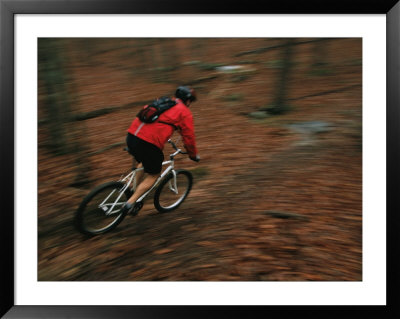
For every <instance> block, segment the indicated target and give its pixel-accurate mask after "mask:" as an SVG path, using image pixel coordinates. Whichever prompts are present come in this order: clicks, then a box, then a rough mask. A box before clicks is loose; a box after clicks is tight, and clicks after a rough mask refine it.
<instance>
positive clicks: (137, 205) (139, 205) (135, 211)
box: [131, 202, 143, 216]
mask: <svg viewBox="0 0 400 319" xmlns="http://www.w3.org/2000/svg"><path fill="white" fill-rule="evenodd" d="M142 207H143V202H136V203H135V206H133V209H132V211H131V215H132V216H136V215H137V214H138V213H139V211H140V210H141V209H142Z"/></svg>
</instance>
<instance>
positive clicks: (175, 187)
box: [154, 170, 193, 213]
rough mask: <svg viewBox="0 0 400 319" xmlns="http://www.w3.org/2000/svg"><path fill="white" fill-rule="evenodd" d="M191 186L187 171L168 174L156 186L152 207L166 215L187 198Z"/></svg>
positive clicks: (191, 179) (191, 180)
mask: <svg viewBox="0 0 400 319" xmlns="http://www.w3.org/2000/svg"><path fill="white" fill-rule="evenodd" d="M192 184H193V176H192V174H191V173H190V172H189V171H186V170H176V171H175V175H174V174H173V173H171V174H169V175H168V176H167V177H166V178H165V179H164V180H163V181H162V182H161V184H160V185H159V186H158V188H157V190H156V192H155V194H154V207H155V208H156V209H157V210H158V211H159V212H160V213H166V212H169V211H171V210H174V209H176V208H178V207H179V205H181V204H182V203H183V201H184V200H185V198H186V197H187V196H188V194H189V192H190V190H191V188H192Z"/></svg>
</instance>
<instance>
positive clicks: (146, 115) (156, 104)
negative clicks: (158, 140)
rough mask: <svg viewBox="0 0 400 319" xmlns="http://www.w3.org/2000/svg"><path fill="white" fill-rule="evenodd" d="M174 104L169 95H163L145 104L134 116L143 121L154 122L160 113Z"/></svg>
mask: <svg viewBox="0 0 400 319" xmlns="http://www.w3.org/2000/svg"><path fill="white" fill-rule="evenodd" d="M174 105H176V102H175V101H173V100H171V99H170V98H169V97H164V96H163V97H160V98H159V99H157V100H154V101H153V102H152V103H150V104H149V105H146V106H145V107H144V108H143V109H141V110H140V112H139V113H138V114H137V115H136V116H137V117H138V118H139V120H140V121H142V122H144V123H154V122H155V121H156V120H157V119H158V118H159V117H160V115H161V114H162V113H164V112H165V111H167V110H169V109H170V108H171V107H173V106H174ZM166 124H167V123H166Z"/></svg>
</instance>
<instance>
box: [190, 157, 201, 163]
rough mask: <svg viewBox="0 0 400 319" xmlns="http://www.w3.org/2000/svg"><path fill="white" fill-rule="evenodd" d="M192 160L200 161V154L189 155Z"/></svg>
mask: <svg viewBox="0 0 400 319" xmlns="http://www.w3.org/2000/svg"><path fill="white" fill-rule="evenodd" d="M189 158H190V159H191V160H192V161H195V162H200V156H199V155H196V156H190V157H189Z"/></svg>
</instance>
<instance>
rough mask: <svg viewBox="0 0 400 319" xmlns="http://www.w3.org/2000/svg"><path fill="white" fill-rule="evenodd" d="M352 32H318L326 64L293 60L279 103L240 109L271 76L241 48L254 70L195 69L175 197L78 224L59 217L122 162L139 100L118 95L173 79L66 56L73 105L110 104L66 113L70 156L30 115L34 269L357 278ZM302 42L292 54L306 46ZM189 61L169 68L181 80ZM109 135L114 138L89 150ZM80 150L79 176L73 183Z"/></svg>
mask: <svg viewBox="0 0 400 319" xmlns="http://www.w3.org/2000/svg"><path fill="white" fill-rule="evenodd" d="M360 43H361V42H359V41H357V39H356V40H353V41H352V40H346V39H344V40H337V41H336V42H333V43H332V46H333V48H332V51H334V52H336V55H335V56H333V57H331V58H330V65H329V70H331V71H332V74H328V75H318V74H317V75H309V76H305V74H306V70H305V68H304V69H301V68H298V69H296V70H295V72H293V74H292V78H291V88H290V96H289V98H290V100H289V101H290V104H291V106H292V108H291V110H290V111H289V112H287V113H285V114H282V115H268V116H264V115H263V114H261V116H258V115H259V114H254V113H253V114H252V115H251V113H252V112H255V111H257V110H258V109H259V108H260V107H262V106H263V105H265V104H267V102H268V98H267V97H268V95H267V94H265V95H261V94H260V92H262V88H261V86H265V87H268V88H272V87H273V85H274V81H275V80H274V79H275V77H274V74H276V72H277V69H274V68H273V67H271V64H269V65H267V64H260V63H256V62H253V63H254V64H253V65H252V64H251V61H247V64H246V67H253V68H254V69H256V70H257V71H256V72H254V73H252V72H250V73H249V74H247V75H246V76H244V77H242V78H238V77H237V74H225V73H221V72H218V71H217V70H216V69H215V68H214V69H211V70H205V69H204V70H201V71H199V70H198V72H197V73H196V79H200V80H199V82H198V84H197V85H196V86H195V87H196V88H197V89H198V92H199V100H198V102H196V103H194V104H193V106H191V111H192V113H193V116H194V121H195V131H196V137H197V147H198V149H199V153H200V156H201V161H200V162H199V163H195V162H192V161H190V160H189V159H187V158H186V157H180V159H178V160H177V161H176V167H177V168H185V169H188V170H190V171H191V172H192V173H193V175H194V185H193V188H192V190H191V192H190V194H189V196H188V198H187V199H186V201H185V202H184V203H183V204H182V205H181V206H180V207H179V208H178V209H177V210H175V211H173V212H170V213H167V214H160V213H158V212H157V210H156V209H155V208H154V206H153V203H152V199H149V200H148V201H147V202H146V203H145V205H144V207H143V209H142V210H141V211H140V213H139V214H138V215H137V216H136V217H132V216H127V217H126V218H125V219H124V220H123V221H122V223H121V224H120V225H119V226H118V227H117V228H116V229H115V230H113V231H112V232H110V233H106V234H104V235H101V236H95V237H91V238H87V237H85V236H83V235H82V234H80V233H79V232H77V231H76V230H75V228H74V226H73V223H72V221H73V216H74V213H75V211H76V209H77V207H78V206H79V203H80V202H81V201H82V199H83V198H84V196H85V195H86V194H87V193H88V192H89V191H90V189H91V188H93V187H94V186H95V185H98V184H101V183H102V182H105V181H110V180H115V179H118V178H119V177H120V176H121V175H122V174H123V173H124V172H126V171H127V170H129V168H130V167H131V158H130V156H129V155H128V154H127V153H126V152H124V151H123V150H122V148H123V145H122V144H119V143H122V142H124V140H125V136H126V130H127V128H128V127H129V125H130V123H131V121H132V120H133V118H134V116H135V114H136V113H137V111H138V108H139V106H138V107H132V108H129V107H120V106H123V105H128V104H129V103H132V102H136V101H146V100H149V99H151V98H153V97H152V96H149V95H148V94H147V95H146V92H150V91H152V92H159V93H160V95H164V94H165V93H166V92H174V88H175V87H176V85H177V84H179V83H175V81H170V82H159V83H154V82H151V81H149V80H148V79H146V78H143V79H141V80H136V81H135V83H134V84H132V81H127V78H128V76H129V75H127V74H126V73H127V72H126V71H125V70H124V69H123V68H121V69H120V68H118V66H115V65H111V64H106V63H104V64H103V65H101V66H97V67H95V68H94V67H93V66H92V65H82V64H79V62H77V61H75V62H73V63H75V65H76V66H79V67H75V68H73V70H74V76H75V78H76V79H77V80H76V83H75V85H76V86H77V87H78V88H79V90H80V92H81V93H80V95H79V105H78V106H77V107H79V112H89V111H93V110H95V109H97V108H105V107H109V106H115V107H120V108H118V110H116V111H114V112H111V113H108V114H105V115H102V116H98V117H94V118H91V119H88V120H85V121H79V122H78V124H75V125H78V130H77V131H78V134H77V135H76V136H75V138H77V139H80V141H81V142H82V143H84V145H85V152H86V155H85V156H82V155H79V156H81V158H79V156H78V155H76V154H74V153H72V154H67V155H63V156H55V155H53V154H52V153H51V152H50V151H49V150H48V148H47V147H46V139H47V135H46V130H45V128H44V127H43V126H39V148H38V151H39V153H38V154H39V159H38V163H39V164H38V176H39V187H38V201H39V206H38V209H39V211H38V280H40V281H158V280H165V281H360V280H362V136H361V131H362V105H361V92H362V87H361V63H360V62H357V61H360V60H361V45H360ZM335 46H337V48H340V49H341V50H335ZM337 48H336V49H337ZM226 50H229V48H226ZM302 50H303V51H301V52H300V53H299V57H304V56H307V55H306V53H307V52H309V50H312V48H311V47H307V46H306V47H305V48H304V49H302ZM307 50H308V51H307ZM98 59H101V57H98ZM104 59H108V60H112V61H115V59H113V57H112V56H110V55H107V56H106V57H104ZM271 60H273V59H272V58H271ZM229 62H231V61H229ZM233 62H236V63H237V59H236V60H235V61H233ZM194 68H195V65H189V66H187V67H186V69H184V70H180V71H179V72H180V73H179V75H178V76H176V77H175V78H182V79H184V80H189V79H190V77H191V76H192V77H193V69H194ZM104 74H107V76H104ZM94 79H96V82H94ZM93 83H96V85H94V84H93ZM133 86H134V87H135V90H136V91H135V92H136V94H135V96H134V97H132V87H133ZM82 92H84V93H82ZM269 92H270V93H271V94H272V89H269ZM155 94H157V93H155ZM40 98H41V97H39V101H40ZM75 129H76V126H75ZM110 145H116V147H113V148H110V149H108V150H104V151H102V152H97V151H99V150H101V149H105V148H107V147H108V146H110ZM171 151H172V149H171V148H170V147H169V146H168V145H167V146H166V147H165V149H164V153H165V154H166V155H167V154H169V153H170V152H171ZM82 161H85V165H87V174H88V176H89V177H90V181H91V183H90V184H89V185H85V186H80V187H77V186H74V181H75V180H76V178H77V174H78V173H77V166H78V165H81V162H82Z"/></svg>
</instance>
